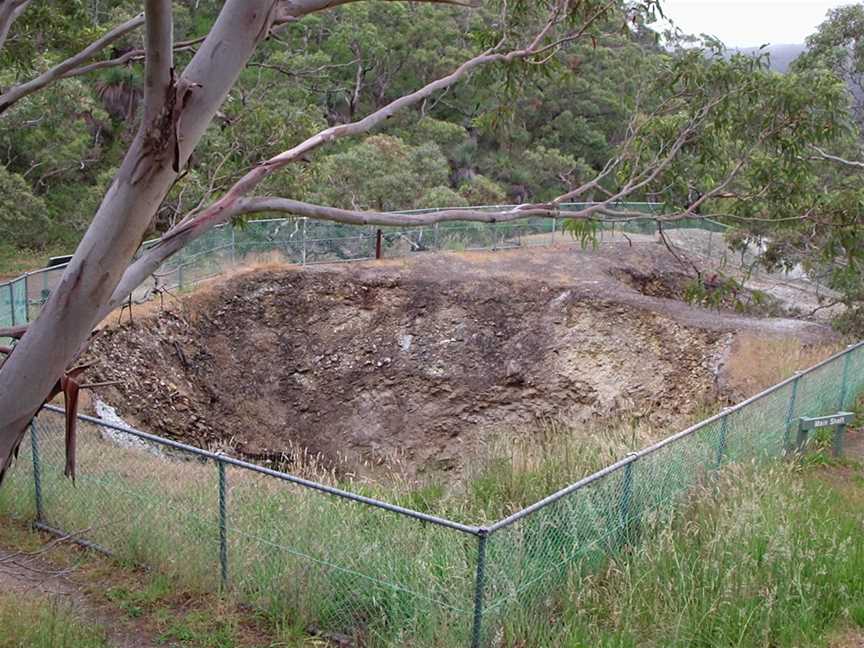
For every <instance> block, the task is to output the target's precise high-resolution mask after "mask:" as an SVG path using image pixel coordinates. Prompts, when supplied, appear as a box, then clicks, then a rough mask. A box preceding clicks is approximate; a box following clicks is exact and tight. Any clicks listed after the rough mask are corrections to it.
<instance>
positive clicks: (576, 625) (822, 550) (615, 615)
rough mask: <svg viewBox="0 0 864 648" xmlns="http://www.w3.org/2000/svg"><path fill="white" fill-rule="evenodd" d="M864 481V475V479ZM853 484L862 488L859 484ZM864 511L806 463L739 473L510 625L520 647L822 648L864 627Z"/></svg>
mask: <svg viewBox="0 0 864 648" xmlns="http://www.w3.org/2000/svg"><path fill="white" fill-rule="evenodd" d="M858 474H859V477H858V479H859V485H858V486H857V488H858V489H860V488H861V486H860V479H861V473H860V471H859V473H858ZM850 486H851V483H850ZM861 523H862V517H861V511H860V508H857V505H855V504H854V503H852V502H850V500H849V499H848V498H847V496H846V495H845V494H844V493H842V492H840V491H837V490H835V489H834V488H832V487H830V486H827V485H826V484H825V483H824V481H822V479H820V478H819V475H818V473H814V471H813V470H807V471H804V472H803V473H802V471H801V469H800V468H799V467H798V466H797V465H795V464H781V463H778V464H775V465H773V466H772V467H770V468H766V467H764V466H763V467H760V468H758V469H754V468H753V467H751V466H745V467H740V466H730V467H728V468H727V469H726V470H725V471H724V472H723V473H721V474H720V477H719V478H718V480H717V481H716V482H715V483H712V484H711V485H710V486H708V485H706V486H703V487H701V488H700V489H699V490H698V492H697V493H695V497H694V498H693V500H692V503H691V504H689V505H688V506H687V507H685V508H683V509H678V510H677V511H676V512H670V514H669V515H668V516H662V517H659V518H656V519H655V520H654V521H653V522H652V524H651V525H650V529H647V530H646V532H645V533H644V535H643V537H642V541H641V542H640V543H639V544H638V545H635V546H630V547H628V549H627V551H625V552H622V553H620V554H618V555H616V556H613V557H612V558H611V559H610V560H609V562H608V564H607V565H606V567H605V568H603V569H602V570H600V571H598V572H596V573H585V572H582V573H578V578H576V577H575V576H574V579H573V580H572V581H571V583H570V585H569V587H567V588H564V589H562V590H559V591H556V592H553V593H552V594H551V595H550V596H549V597H548V598H547V599H546V600H545V601H544V604H545V607H544V608H543V609H544V611H545V618H543V617H542V616H540V615H538V608H537V607H533V608H530V609H528V610H526V611H524V613H523V614H517V615H516V617H515V618H513V617H511V618H510V619H509V620H508V622H507V623H506V624H505V630H504V632H503V634H502V636H501V637H500V639H501V641H502V642H503V644H504V645H513V646H516V645H519V646H527V645H530V646H572V647H574V648H575V647H577V646H586V647H588V646H591V647H594V646H608V647H612V646H615V647H622V648H623V647H629V646H663V647H672V648H674V647H681V648H684V647H687V648H692V647H699V646H705V647H706V648H707V647H709V646H712V647H713V646H739V647H742V648H744V647H751V646H752V647H754V648H755V647H768V646H770V647H772V648H785V647H787V646H788V647H790V648H791V647H793V646H803V645H815V644H816V643H817V642H818V641H820V640H821V639H822V638H824V636H825V635H826V633H828V632H829V631H830V630H832V629H833V628H835V627H836V626H838V625H841V626H842V625H858V626H861V627H864V578H862V574H864V536H862V534H861Z"/></svg>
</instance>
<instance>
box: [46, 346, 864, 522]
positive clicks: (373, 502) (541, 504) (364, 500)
mask: <svg viewBox="0 0 864 648" xmlns="http://www.w3.org/2000/svg"><path fill="white" fill-rule="evenodd" d="M862 346H864V341H861V342H858V343H857V344H852V345H850V346H848V347H847V348H846V349H845V350H843V351H840V352H838V353H835V354H834V355H832V356H831V357H829V358H826V359H825V360H823V361H822V362H819V363H818V364H815V365H813V366H812V367H810V368H809V369H807V370H805V371H802V372H798V373H796V374H795V375H794V376H791V377H789V378H787V379H786V380H784V381H782V382H779V383H777V384H776V385H773V386H771V387H769V388H768V389H766V390H764V391H762V392H760V393H758V394H756V395H755V396H751V397H750V398H748V399H746V400H744V401H742V402H740V403H738V404H737V405H735V406H733V407H729V408H726V409H724V410H723V411H722V412H720V413H718V414H715V415H714V416H712V417H710V418H707V419H705V420H704V421H700V422H699V423H697V424H695V425H693V426H691V427H689V428H687V429H686V430H683V431H681V432H678V433H677V434H673V435H671V436H669V437H666V438H665V439H663V440H661V441H658V442H657V443H654V444H652V445H650V446H648V447H646V448H643V449H642V450H639V451H637V452H633V453H630V454H629V455H627V456H626V457H624V458H623V459H621V460H619V461H617V462H615V463H613V464H611V465H609V466H607V467H605V468H603V469H601V470H599V471H597V472H595V473H593V474H591V475H588V476H587V477H584V478H582V479H580V480H579V481H576V482H574V483H572V484H570V485H568V486H566V487H564V488H562V489H561V490H558V491H556V492H555V493H552V494H551V495H549V496H548V497H545V498H543V499H542V500H540V501H538V502H536V503H534V504H532V505H530V506H528V507H526V508H524V509H522V510H520V511H517V512H516V513H513V514H512V515H510V516H508V517H505V518H503V519H501V520H499V521H498V522H496V523H494V524H491V525H489V526H473V525H468V524H462V523H460V522H454V521H453V520H448V519H446V518H441V517H437V516H435V515H429V514H427V513H421V512H419V511H414V510H412V509H408V508H405V507H402V506H397V505H395V504H390V503H388V502H384V501H382V500H378V499H375V498H372V497H366V496H363V495H357V494H356V493H351V492H349V491H345V490H342V489H339V488H335V487H332V486H327V485H325V484H320V483H318V482H314V481H310V480H308V479H303V478H302V477H297V476H295V475H291V474H289V473H284V472H280V471H278V470H272V469H270V468H264V467H263V466H258V465H256V464H253V463H249V462H247V461H243V460H241V459H236V458H234V457H229V456H227V455H224V454H220V453H214V452H210V451H208V450H202V449H201V448H196V447H194V446H191V445H188V444H185V443H180V442H179V441H173V440H171V439H166V438H164V437H160V436H157V435H155V434H149V433H147V432H142V431H141V430H136V429H135V428H132V427H128V426H125V425H118V424H116V423H111V422H109V421H104V420H102V419H100V418H96V417H93V416H87V415H83V414H79V415H78V418H79V419H80V420H82V421H86V422H88V423H92V424H95V425H100V426H103V427H107V428H109V429H112V430H117V431H119V432H123V433H125V434H129V435H131V436H134V437H136V438H139V439H143V440H145V441H149V442H151V443H155V444H156V445H161V446H166V447H169V448H173V449H175V450H180V451H182V452H185V453H188V454H191V455H193V456H198V457H202V458H205V459H210V460H212V461H215V462H222V463H224V464H228V465H232V466H236V467H238V468H242V469H244V470H249V471H251V472H256V473H259V474H262V475H268V476H270V477H274V478H276V479H280V480H282V481H287V482H290V483H293V484H296V485H298V486H303V487H304V488H308V489H311V490H315V491H319V492H322V493H326V494H329V495H333V496H335V497H339V498H342V499H346V500H350V501H353V502H357V503H361V504H366V505H369V506H372V507H375V508H380V509H383V510H386V511H390V512H392V513H397V514H399V515H403V516H406V517H411V518H414V519H416V520H419V521H422V522H428V523H430V524H434V525H437V526H441V527H445V528H449V529H453V530H455V531H460V532H462V533H466V534H470V535H474V536H484V535H488V534H492V533H494V532H496V531H499V530H501V529H503V528H505V527H508V526H511V525H512V524H514V523H516V522H518V521H519V520H521V519H523V518H525V517H527V516H529V515H531V514H532V513H535V512H536V511H539V510H540V509H543V508H545V507H547V506H549V505H550V504H553V503H554V502H557V501H558V500H560V499H561V498H563V497H566V496H567V495H569V494H571V493H573V492H575V491H577V490H580V489H582V488H584V487H586V486H588V485H589V484H592V483H594V482H595V481H597V480H599V479H602V478H603V477H606V476H607V475H610V474H611V473H613V472H616V471H618V470H620V469H622V468H624V467H625V466H627V465H628V464H632V463H634V462H635V461H638V460H639V459H641V458H643V457H646V456H648V455H651V454H653V453H655V452H657V451H658V450H660V449H661V448H664V447H666V446H667V445H670V444H672V443H675V442H676V441H679V440H680V439H682V438H684V437H687V436H690V435H692V434H694V433H695V432H697V431H698V430H700V429H702V428H704V427H706V426H708V425H711V424H712V423H716V422H717V421H720V420H722V419H723V418H724V417H726V416H729V415H730V414H733V413H734V412H737V411H740V410H742V409H743V408H745V407H747V406H748V405H750V404H752V403H754V402H756V401H758V400H760V399H762V398H765V397H766V396H768V395H770V394H772V393H774V392H776V391H777V390H779V389H782V388H783V387H785V386H786V385H788V384H790V383H792V382H794V381H796V380H799V379H800V378H802V377H803V376H806V375H808V374H810V373H812V372H814V371H817V370H818V369H820V368H822V367H824V366H825V365H827V364H829V363H831V362H834V361H836V360H838V359H839V358H842V357H844V356H846V355H847V354H849V353H852V352H853V351H855V350H857V349H859V348H861V347H862ZM43 409H45V410H48V411H51V412H54V413H57V414H65V410H64V409H63V408H61V407H57V406H56V405H45V406H44V407H43Z"/></svg>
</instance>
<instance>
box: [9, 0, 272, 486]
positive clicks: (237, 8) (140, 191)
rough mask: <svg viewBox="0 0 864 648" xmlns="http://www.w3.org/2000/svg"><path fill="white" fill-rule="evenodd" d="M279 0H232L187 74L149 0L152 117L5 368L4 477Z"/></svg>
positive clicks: (160, 5)
mask: <svg viewBox="0 0 864 648" xmlns="http://www.w3.org/2000/svg"><path fill="white" fill-rule="evenodd" d="M273 8H274V2H273V0H227V2H226V3H225V7H224V8H223V10H222V12H221V13H220V15H219V18H218V20H217V22H216V24H215V25H214V26H213V28H212V30H211V31H210V34H209V35H208V37H207V39H206V40H205V41H204V43H203V44H202V46H201V48H200V49H199V51H198V52H197V54H196V55H195V57H194V58H193V60H192V61H191V62H190V64H189V65H188V67H187V68H186V71H185V73H184V74H183V76H182V77H181V78H180V79H175V78H174V73H173V69H172V67H171V47H172V45H171V42H170V39H171V20H170V15H171V2H170V0H159V1H156V0H153V1H150V2H148V3H147V12H146V13H147V30H148V34H147V40H148V43H147V45H148V47H147V50H148V51H147V69H146V75H145V76H146V84H147V87H146V89H145V117H144V121H143V123H142V127H141V129H140V130H139V132H138V134H137V136H136V137H135V139H134V141H133V142H132V145H131V146H130V148H129V150H128V152H127V154H126V157H125V158H124V160H123V163H122V165H121V167H120V169H119V171H118V172H117V175H116V177H115V179H114V182H113V183H112V184H111V187H110V188H109V190H108V192H107V193H106V195H105V197H104V199H103V200H102V204H101V205H100V206H99V209H98V211H97V212H96V215H95V217H94V219H93V221H92V223H91V225H90V227H89V228H88V230H87V232H86V234H85V235H84V238H83V240H82V241H81V243H80V244H79V246H78V248H77V249H76V251H75V254H74V256H73V258H72V260H71V262H70V263H69V265H68V266H67V268H66V271H65V272H64V274H63V277H62V279H61V282H60V285H59V286H58V287H57V289H55V290H54V291H53V292H52V294H51V297H50V298H49V300H48V302H47V303H46V304H45V307H44V308H43V310H42V312H41V313H40V315H39V317H38V318H37V319H36V320H35V321H34V322H33V323H32V324H31V325H30V326H29V327H28V330H27V332H26V333H25V334H24V336H23V337H22V339H21V340H20V342H19V343H18V345H17V346H16V347H15V350H14V352H13V353H12V354H11V355H10V356H9V357H8V359H7V360H6V361H5V363H4V364H3V365H2V370H0V475H2V474H3V473H4V472H5V470H6V469H7V467H8V464H9V461H10V457H11V454H12V452H13V451H14V449H15V448H16V447H17V446H18V444H19V443H20V440H21V438H22V437H23V434H24V432H25V429H26V426H27V424H28V422H29V421H30V420H31V418H32V417H33V416H34V415H35V414H36V412H37V411H38V410H39V408H40V407H41V406H42V404H43V402H44V400H45V398H46V397H47V395H48V394H49V393H50V392H51V388H52V387H53V386H54V385H55V384H56V382H57V380H58V378H59V377H60V376H61V375H63V373H64V372H65V371H66V369H67V368H68V367H69V364H70V363H71V362H73V361H74V359H75V357H76V355H77V354H78V352H79V350H80V349H81V347H82V345H83V344H84V343H85V342H86V340H87V338H88V337H89V335H90V332H91V331H92V330H93V327H94V326H95V325H96V324H97V323H98V321H99V318H100V315H101V314H102V312H103V309H104V307H105V305H106V304H107V303H108V302H109V300H110V297H111V295H112V294H113V293H114V291H115V289H116V287H117V284H118V282H119V281H120V278H121V277H122V275H123V272H124V271H125V270H126V268H127V266H128V265H129V262H130V260H131V259H132V256H133V254H134V253H135V251H136V250H137V249H138V246H139V245H140V243H141V241H142V239H143V237H144V234H145V232H146V231H147V229H148V228H149V226H150V223H151V222H152V220H153V218H154V216H155V214H156V211H157V209H158V208H159V206H160V204H161V203H162V201H163V200H164V198H165V195H166V194H167V193H168V191H169V189H170V188H171V185H172V183H173V182H174V180H175V179H176V178H177V175H178V171H177V169H178V168H182V167H183V166H184V165H185V164H186V161H187V160H188V157H189V154H190V152H191V151H192V150H193V149H194V147H195V145H196V144H197V143H198V141H199V140H200V139H201V136H202V135H203V133H204V131H205V130H206V128H207V126H208V124H209V123H210V121H211V120H212V118H213V116H214V115H215V113H216V111H217V109H218V108H219V106H220V105H221V104H222V102H223V101H224V99H225V97H226V96H227V94H228V92H229V90H230V89H231V87H232V86H233V85H234V82H235V81H236V79H237V77H238V76H239V74H240V72H241V71H242V70H243V68H244V67H245V65H246V63H247V61H248V59H249V57H250V56H251V55H252V53H253V52H254V50H255V46H256V45H257V44H258V42H259V41H260V40H261V39H262V38H263V37H264V36H266V34H267V32H268V29H269V26H270V24H271V22H272V20H273V16H272V13H273Z"/></svg>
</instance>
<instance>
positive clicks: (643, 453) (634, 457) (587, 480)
mask: <svg viewBox="0 0 864 648" xmlns="http://www.w3.org/2000/svg"><path fill="white" fill-rule="evenodd" d="M862 346H864V341H861V342H858V343H857V344H852V345H850V346H848V347H846V349H844V350H843V351H839V352H838V353H835V354H834V355H832V356H831V357H829V358H826V359H825V360H823V361H822V362H819V363H818V364H815V365H813V366H812V367H810V368H808V369H806V370H805V371H800V372H797V373H796V374H795V375H794V376H790V377H789V378H787V379H786V380H784V381H782V382H779V383H777V384H776V385H772V386H771V387H769V388H768V389H765V390H764V391H761V392H759V393H758V394H756V395H755V396H751V397H750V398H748V399H746V400H744V401H741V402H740V403H738V404H737V405H734V406H732V407H728V408H726V409H724V410H723V411H722V412H719V413H718V414H715V415H714V416H712V417H710V418H707V419H705V420H704V421H699V422H698V423H696V424H695V425H692V426H690V427H689V428H687V429H686V430H682V431H681V432H678V433H677V434H673V435H672V436H668V437H666V438H665V439H663V440H661V441H658V442H657V443H654V444H652V445H650V446H648V447H647V448H643V449H642V450H639V451H637V452H633V453H630V454H629V455H627V456H626V457H624V458H623V459H621V460H620V461H617V462H615V463H614V464H612V465H611V466H607V467H606V468H603V469H601V470H598V471H597V472H595V473H593V474H591V475H588V476H587V477H584V478H583V479H580V480H579V481H577V482H575V483H573V484H570V485H569V486H565V487H564V488H562V489H561V490H559V491H557V492H555V493H552V494H551V495H549V496H548V497H545V498H544V499H542V500H540V501H539V502H536V503H534V504H532V505H531V506H528V507H526V508H524V509H522V510H521V511H517V512H516V513H513V514H512V515H510V516H508V517H506V518H504V519H503V520H500V521H498V522H496V523H495V524H493V525H491V526H490V527H489V529H488V532H489V533H494V532H495V531H498V530H499V529H503V528H505V527H508V526H510V525H511V524H514V523H515V522H518V521H519V520H521V519H522V518H524V517H527V516H529V515H531V514H532V513H534V512H536V511H539V510H540V509H542V508H545V507H547V506H549V505H550V504H553V503H554V502H557V501H558V500H560V499H561V498H562V497H566V496H567V495H569V494H570V493H573V492H574V491H577V490H579V489H581V488H584V487H585V486H588V485H589V484H591V483H593V482H595V481H597V480H598V479H602V478H603V477H605V476H607V475H609V474H611V473H613V472H616V471H617V470H620V469H621V468H624V467H625V466H627V465H628V464H631V463H633V462H635V461H638V460H639V459H641V458H642V457H647V456H648V455H651V454H653V453H655V452H657V451H658V450H660V449H661V448H664V447H666V446H667V445H669V444H671V443H675V442H676V441H679V440H680V439H683V438H684V437H688V436H690V435H692V434H694V433H695V432H698V431H699V430H701V429H702V428H704V427H707V426H708V425H711V424H712V423H716V422H717V421H720V420H722V419H723V418H724V417H726V416H729V415H730V414H733V413H734V412H737V411H740V410H742V409H744V408H745V407H747V406H748V405H751V404H752V403H754V402H756V401H758V400H761V399H762V398H765V397H766V396H769V395H770V394H773V393H774V392H776V391H778V390H780V389H783V388H784V387H785V386H786V385H788V384H790V383H793V382H795V381H796V380H799V379H800V378H802V377H803V376H806V375H808V374H810V373H812V372H814V371H817V370H818V369H821V368H822V367H824V366H825V365H827V364H830V363H832V362H834V361H836V360H838V359H839V358H842V357H843V356H846V355H847V354H849V353H852V352H853V351H855V350H856V349H859V348H860V347H862Z"/></svg>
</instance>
